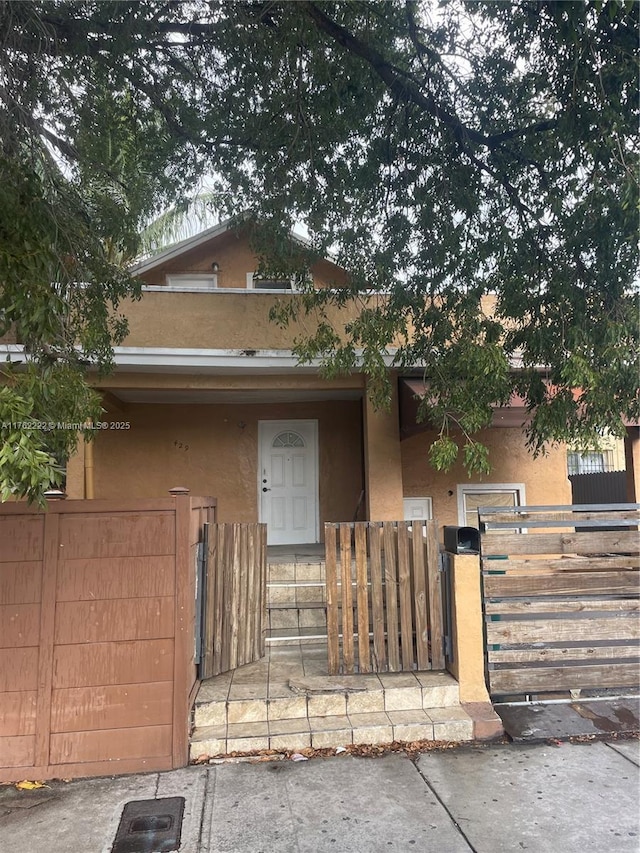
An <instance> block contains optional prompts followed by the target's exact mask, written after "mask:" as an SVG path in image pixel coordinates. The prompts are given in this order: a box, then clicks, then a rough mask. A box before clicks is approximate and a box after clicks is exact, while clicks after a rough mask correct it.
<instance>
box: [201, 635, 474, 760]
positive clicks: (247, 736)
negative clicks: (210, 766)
mask: <svg viewBox="0 0 640 853" xmlns="http://www.w3.org/2000/svg"><path fill="white" fill-rule="evenodd" d="M194 723H195V730H194V732H193V735H192V738H191V756H192V758H194V759H195V758H198V757H200V756H202V755H209V756H212V755H218V754H225V753H230V752H249V751H253V750H262V749H275V750H298V749H303V748H305V747H310V746H311V747H314V748H322V747H337V746H346V745H348V744H352V743H355V744H360V743H362V744H365V743H366V744H373V743H391V742H392V741H394V740H396V741H415V740H470V739H471V738H472V737H473V723H472V720H471V718H470V717H469V716H468V714H467V713H466V712H465V711H464V709H463V708H462V707H461V706H460V703H459V692H458V685H457V682H456V681H455V679H453V678H452V677H451V676H450V675H449V674H448V673H445V672H410V673H379V674H367V675H351V676H329V675H328V674H327V648H326V645H324V644H320V645H311V644H304V643H303V644H296V645H288V646H281V647H278V646H274V647H271V648H268V649H267V655H266V657H264V658H263V659H262V660H260V661H256V662H255V663H252V664H248V665H246V666H243V667H240V668H238V669H236V670H234V671H232V672H229V673H225V674H223V675H220V676H216V677H215V678H212V679H209V680H207V681H205V682H203V683H202V685H201V687H200V691H199V693H198V697H197V700H196V707H195V714H194Z"/></svg>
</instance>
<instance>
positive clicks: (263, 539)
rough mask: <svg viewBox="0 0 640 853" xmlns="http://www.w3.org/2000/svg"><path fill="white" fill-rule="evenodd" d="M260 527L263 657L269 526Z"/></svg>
mask: <svg viewBox="0 0 640 853" xmlns="http://www.w3.org/2000/svg"><path fill="white" fill-rule="evenodd" d="M259 527H260V589H261V596H260V600H261V604H260V635H259V637H258V651H259V654H258V655H257V657H263V656H264V654H265V645H266V640H265V635H266V628H267V626H266V624H265V623H266V618H267V525H266V524H261V525H259Z"/></svg>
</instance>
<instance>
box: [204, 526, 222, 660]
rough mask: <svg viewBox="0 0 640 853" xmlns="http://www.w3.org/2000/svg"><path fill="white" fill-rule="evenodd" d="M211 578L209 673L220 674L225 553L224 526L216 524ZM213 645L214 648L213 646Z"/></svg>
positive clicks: (212, 536) (212, 530)
mask: <svg viewBox="0 0 640 853" xmlns="http://www.w3.org/2000/svg"><path fill="white" fill-rule="evenodd" d="M209 543H210V545H209V565H208V571H209V578H210V582H209V584H208V587H209V589H210V590H212V592H213V601H212V605H213V606H212V608H211V610H212V619H213V624H212V627H211V630H210V631H209V632H208V633H207V637H210V638H211V639H210V641H209V643H208V644H207V654H212V658H213V661H212V669H211V670H210V671H209V672H208V674H209V675H211V676H213V675H218V674H219V673H221V672H222V671H223V670H222V639H223V635H224V634H223V619H224V599H223V597H222V584H223V582H224V576H223V571H222V569H223V566H224V562H223V554H224V526H223V525H222V524H215V525H213V526H212V527H211V528H210V529H209ZM211 647H213V648H211Z"/></svg>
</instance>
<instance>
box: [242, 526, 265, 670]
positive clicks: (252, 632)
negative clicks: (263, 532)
mask: <svg viewBox="0 0 640 853" xmlns="http://www.w3.org/2000/svg"><path fill="white" fill-rule="evenodd" d="M245 554H246V561H247V609H248V611H249V612H248V614H247V630H246V631H245V634H244V660H245V663H250V662H251V661H252V660H255V658H254V652H253V647H254V644H255V638H256V635H257V634H258V632H259V631H261V630H262V625H261V624H260V572H261V567H260V563H259V562H258V558H259V548H258V527H257V525H256V524H250V525H248V527H247V530H246V545H245Z"/></svg>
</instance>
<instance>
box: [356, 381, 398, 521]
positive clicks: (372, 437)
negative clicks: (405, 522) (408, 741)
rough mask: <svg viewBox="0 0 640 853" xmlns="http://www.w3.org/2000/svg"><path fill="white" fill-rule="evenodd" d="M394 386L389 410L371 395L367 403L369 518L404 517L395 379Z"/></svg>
mask: <svg viewBox="0 0 640 853" xmlns="http://www.w3.org/2000/svg"><path fill="white" fill-rule="evenodd" d="M392 389H393V394H392V401H391V406H390V408H389V409H388V410H381V409H375V408H374V406H373V405H372V403H371V401H370V400H369V398H368V397H367V398H366V401H365V405H364V430H365V447H364V459H365V475H366V493H367V507H368V519H369V520H370V521H397V520H399V519H401V518H403V517H404V516H403V506H402V497H403V483H402V456H401V450H400V431H399V423H398V394H397V382H395V381H394V382H392Z"/></svg>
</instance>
